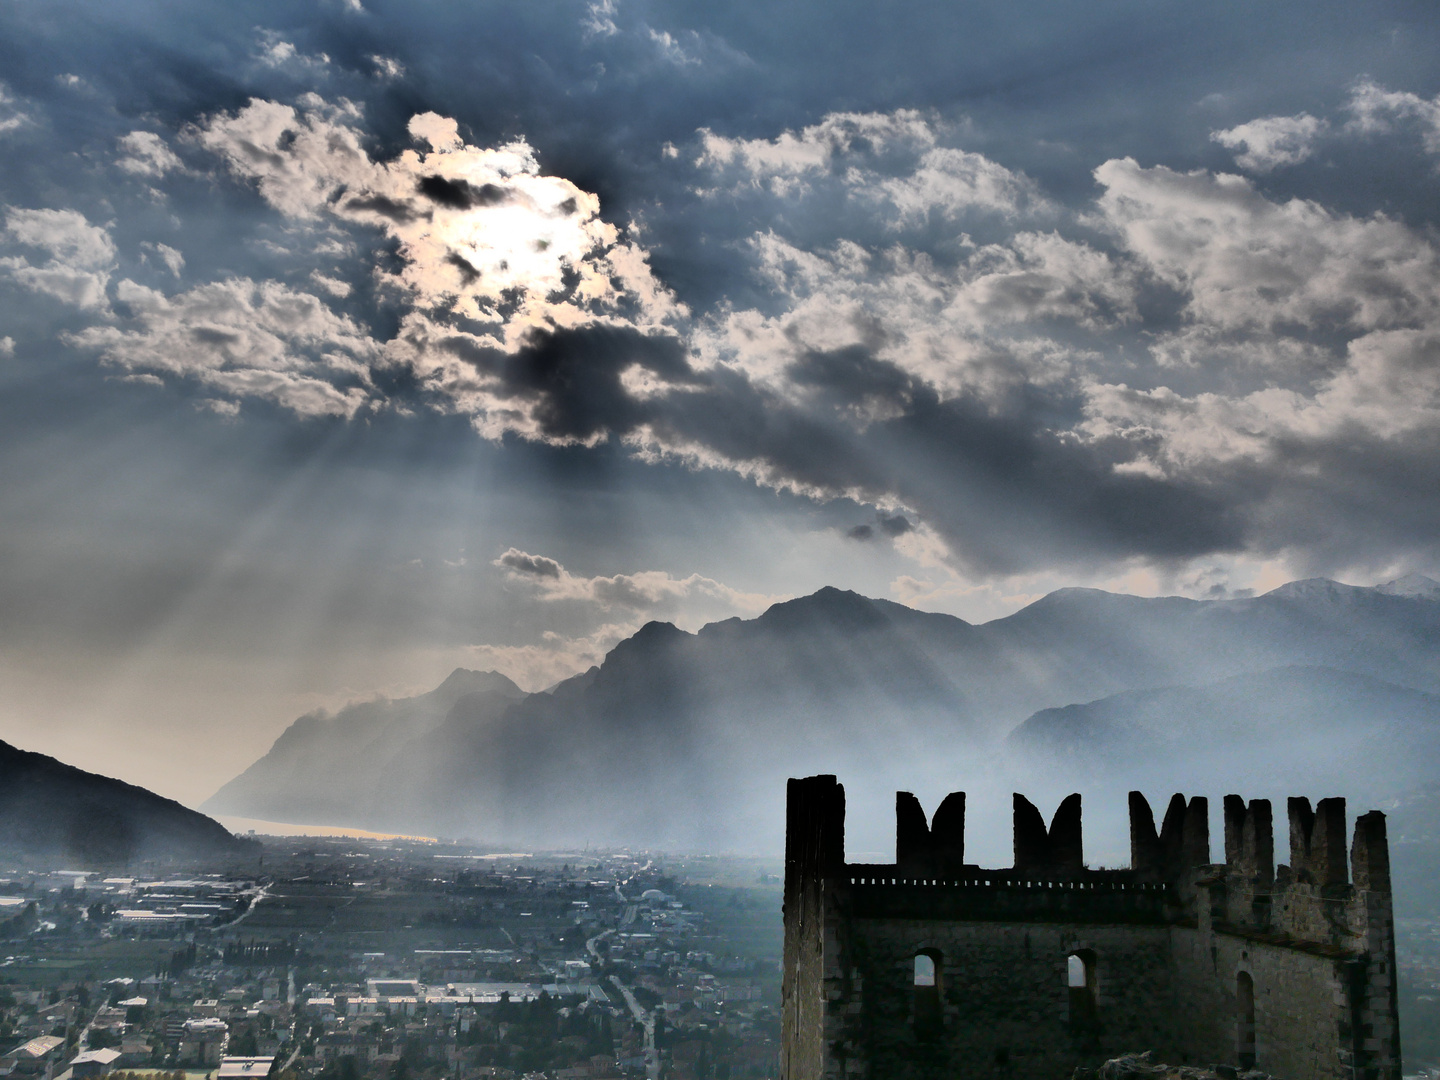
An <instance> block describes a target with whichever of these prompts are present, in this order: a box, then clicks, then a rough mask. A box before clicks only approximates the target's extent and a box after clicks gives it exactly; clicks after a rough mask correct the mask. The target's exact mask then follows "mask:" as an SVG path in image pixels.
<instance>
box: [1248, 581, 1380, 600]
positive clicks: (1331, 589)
mask: <svg viewBox="0 0 1440 1080" xmlns="http://www.w3.org/2000/svg"><path fill="white" fill-rule="evenodd" d="M1369 591H1370V590H1369V589H1364V588H1361V587H1360V586H1358V585H1346V584H1344V583H1342V582H1339V581H1331V580H1330V579H1329V578H1323V577H1316V578H1302V579H1301V580H1299V581H1287V582H1286V583H1285V584H1284V585H1281V586H1280V587H1279V588H1276V589H1271V590H1270V591H1269V592H1268V593H1266V594H1265V595H1266V596H1274V597H1277V598H1279V599H1281V600H1327V601H1330V602H1331V603H1334V602H1336V601H1340V600H1345V599H1350V598H1351V597H1354V596H1355V595H1356V594H1358V593H1364V592H1369Z"/></svg>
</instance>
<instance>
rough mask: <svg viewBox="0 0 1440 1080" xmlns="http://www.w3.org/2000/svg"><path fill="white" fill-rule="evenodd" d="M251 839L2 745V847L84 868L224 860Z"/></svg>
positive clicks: (137, 790)
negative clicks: (69, 862)
mask: <svg viewBox="0 0 1440 1080" xmlns="http://www.w3.org/2000/svg"><path fill="white" fill-rule="evenodd" d="M257 849H258V845H257V844H256V843H255V841H253V840H243V839H240V838H238V837H235V836H232V835H231V834H230V833H229V832H228V831H227V830H226V829H225V827H224V826H223V825H221V824H220V823H219V822H218V821H215V820H214V819H212V818H208V817H206V816H205V815H204V814H200V813H197V812H196V811H194V810H190V809H188V808H186V807H184V806H181V805H180V804H179V803H177V802H175V801H174V800H173V799H166V798H164V797H162V796H160V795H156V794H155V793H154V792H153V791H147V790H146V789H145V788H141V787H135V786H134V785H132V784H127V783H124V782H123V781H120V780H114V779H111V778H110V777H108V776H100V775H98V774H97V773H90V772H85V771H83V770H81V769H77V768H75V767H74V766H72V765H66V764H65V763H64V762H62V761H57V760H56V759H55V758H52V757H47V756H46V755H44V754H35V753H31V752H30V751H28V750H20V749H18V748H16V747H14V746H11V745H10V744H9V743H6V742H0V851H3V852H4V853H5V854H7V855H21V856H42V857H58V858H62V859H66V860H73V861H75V862H76V863H78V864H80V865H83V866H84V867H85V868H87V869H89V868H94V867H103V866H125V865H128V864H131V863H135V862H149V861H168V860H172V859H184V860H195V859H201V860H211V859H230V858H236V857H242V856H245V855H247V854H251V853H254V852H255V851H256V850H257Z"/></svg>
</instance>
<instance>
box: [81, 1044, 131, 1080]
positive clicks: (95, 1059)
mask: <svg viewBox="0 0 1440 1080" xmlns="http://www.w3.org/2000/svg"><path fill="white" fill-rule="evenodd" d="M119 1059H120V1051H119V1050H115V1049H110V1048H106V1049H104V1050H86V1051H85V1052H84V1053H80V1054H76V1055H75V1057H74V1058H72V1059H71V1061H70V1075H71V1076H72V1077H74V1080H87V1078H89V1077H95V1076H105V1075H106V1074H107V1073H109V1072H110V1070H111V1069H113V1068H114V1067H115V1062H116V1061H118V1060H119Z"/></svg>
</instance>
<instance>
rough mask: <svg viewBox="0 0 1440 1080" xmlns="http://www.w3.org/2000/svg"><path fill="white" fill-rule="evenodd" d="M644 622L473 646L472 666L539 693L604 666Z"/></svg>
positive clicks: (550, 632)
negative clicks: (518, 642) (523, 641)
mask: <svg viewBox="0 0 1440 1080" xmlns="http://www.w3.org/2000/svg"><path fill="white" fill-rule="evenodd" d="M641 625H643V624H642V623H640V622H607V623H605V624H604V625H602V626H599V627H596V628H595V629H594V630H593V631H591V632H590V633H588V634H581V635H574V636H566V635H564V634H560V633H557V632H555V631H553V630H548V631H545V632H544V633H542V634H541V635H540V640H539V641H538V642H534V643H532V644H528V645H472V646H469V647H468V648H467V649H466V654H467V656H468V659H467V660H466V663H467V664H468V665H471V666H474V667H477V668H481V669H488V670H493V671H499V672H500V673H501V674H503V675H507V676H508V677H509V678H511V679H513V680H514V681H515V683H516V685H518V686H519V687H520V688H521V689H522V690H528V691H530V692H531V693H537V692H539V691H541V690H546V689H549V688H550V687H551V686H553V685H554V684H555V683H557V682H560V681H561V680H562V679H568V678H570V677H571V676H572V675H577V674H579V673H580V672H583V671H586V670H588V669H589V668H591V667H595V666H597V665H599V664H600V663H602V662H603V661H604V659H605V655H606V654H607V653H608V652H610V650H611V649H613V648H615V646H616V645H618V644H620V642H622V641H624V640H625V639H626V638H628V637H630V636H631V635H633V634H634V633H635V631H637V630H639V629H640V627H641Z"/></svg>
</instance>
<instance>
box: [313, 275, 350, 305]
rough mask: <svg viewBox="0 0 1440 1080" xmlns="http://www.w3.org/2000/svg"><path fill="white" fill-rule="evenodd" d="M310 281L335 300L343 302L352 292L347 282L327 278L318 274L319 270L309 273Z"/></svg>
mask: <svg viewBox="0 0 1440 1080" xmlns="http://www.w3.org/2000/svg"><path fill="white" fill-rule="evenodd" d="M310 280H311V281H313V282H315V284H316V285H319V286H320V288H322V289H324V290H325V291H326V292H327V293H329V294H330V295H331V296H333V297H335V298H336V299H337V300H344V299H345V298H346V297H347V296H349V295H350V293H351V292H352V291H353V290H352V287H351V285H350V283H349V282H348V281H342V280H341V279H340V278H333V277H327V276H326V275H324V274H322V273H320V271H319V270H314V271H311V273H310Z"/></svg>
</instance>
